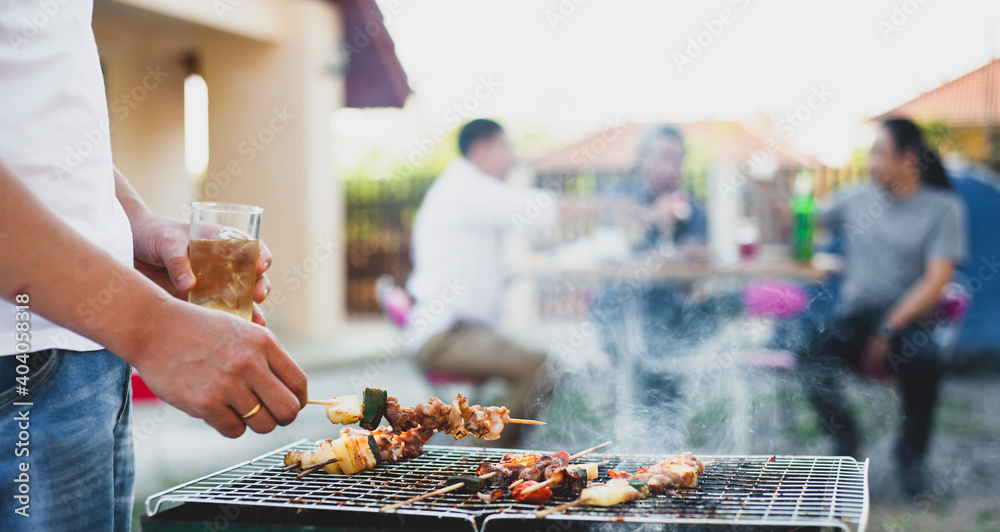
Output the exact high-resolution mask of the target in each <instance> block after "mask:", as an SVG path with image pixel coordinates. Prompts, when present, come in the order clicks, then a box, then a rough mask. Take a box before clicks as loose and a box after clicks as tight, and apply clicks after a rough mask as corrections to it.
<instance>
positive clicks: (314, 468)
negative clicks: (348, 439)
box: [295, 458, 340, 478]
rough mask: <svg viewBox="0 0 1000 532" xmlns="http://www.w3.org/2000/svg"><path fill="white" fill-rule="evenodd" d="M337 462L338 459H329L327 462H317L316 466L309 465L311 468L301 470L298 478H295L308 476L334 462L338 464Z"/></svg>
mask: <svg viewBox="0 0 1000 532" xmlns="http://www.w3.org/2000/svg"><path fill="white" fill-rule="evenodd" d="M339 461H340V458H331V459H329V460H324V461H322V462H319V463H317V464H313V465H311V466H309V467H307V468H304V469H303V470H302V472H301V473H299V474H298V476H296V477H295V478H302V477H304V476H306V475H309V474H311V473H314V472H316V471H319V470H320V469H323V466H326V465H330V464H332V463H334V462H339ZM300 463H301V462H300Z"/></svg>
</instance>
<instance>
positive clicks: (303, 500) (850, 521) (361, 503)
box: [146, 440, 868, 531]
mask: <svg viewBox="0 0 1000 532" xmlns="http://www.w3.org/2000/svg"><path fill="white" fill-rule="evenodd" d="M292 448H297V449H300V450H302V451H307V450H311V449H313V448H315V446H314V444H312V443H310V442H307V441H306V440H300V441H298V442H295V443H293V444H291V445H288V446H286V447H283V448H281V449H277V450H275V451H273V452H270V453H268V454H266V455H263V456H260V457H258V458H255V459H253V460H249V461H247V462H244V463H242V464H238V465H236V466H233V467H230V468H228V469H225V470H222V471H219V472H218V473H214V474H211V475H208V476H205V477H202V478H200V479H196V480H193V481H191V482H188V483H185V484H182V485H180V486H177V487H175V488H171V489H169V490H166V491H163V492H161V493H157V494H155V495H152V496H150V497H149V498H148V499H147V500H146V511H147V514H148V515H149V516H155V515H156V514H157V513H160V512H163V511H164V510H167V509H169V508H172V507H175V506H178V505H181V504H186V503H187V504H190V503H194V504H212V505H234V506H239V507H257V508H258V509H259V510H260V511H264V512H266V511H267V509H268V508H272V509H290V508H291V509H299V510H298V511H302V510H309V511H312V512H316V511H327V512H337V513H341V512H349V513H354V514H359V513H360V514H366V513H367V514H372V513H378V512H379V509H380V508H381V507H382V506H384V505H386V504H390V503H393V502H397V501H401V500H404V499H407V498H410V497H413V496H416V495H420V494H422V493H425V492H427V491H430V490H432V489H435V488H439V487H441V486H443V485H444V481H445V480H446V479H448V478H449V477H451V476H453V475H457V474H469V473H472V472H474V470H475V468H476V466H477V465H478V464H479V463H481V462H482V461H484V460H485V461H491V462H496V461H498V460H499V459H500V458H501V457H502V456H503V455H504V454H505V453H507V452H511V450H501V449H483V448H469V447H444V446H436V445H427V446H425V447H424V452H423V454H422V455H421V456H420V457H418V458H416V459H413V460H410V461H407V462H404V463H401V464H395V465H387V466H383V467H379V468H377V469H375V470H371V471H363V472H361V473H358V474H355V475H352V476H334V475H328V474H325V473H323V472H318V473H314V474H312V475H310V476H308V477H306V478H303V479H296V478H295V473H291V472H282V471H279V468H281V467H282V466H283V465H284V463H283V458H284V455H285V453H286V452H287V451H288V450H289V449H292ZM515 452H522V451H515ZM663 458H664V457H663V456H653V455H614V454H599V453H594V454H592V455H590V456H588V457H587V458H586V459H583V460H581V462H586V461H602V460H610V463H609V464H608V465H607V466H602V467H601V468H600V474H601V478H600V479H599V480H602V481H603V480H607V478H608V476H607V470H608V469H609V468H610V469H615V470H625V471H635V469H637V468H638V467H640V466H643V465H651V464H654V463H656V462H658V461H659V460H662V459H663ZM701 458H702V459H703V460H704V461H706V462H710V463H708V465H707V466H706V467H705V473H704V474H703V475H702V476H701V478H700V480H699V486H698V487H697V488H695V489H689V490H679V496H674V497H671V496H663V495H660V496H651V497H650V498H648V499H646V500H643V501H635V502H631V503H626V504H623V505H619V506H616V507H610V508H600V507H591V506H581V507H576V508H571V509H569V510H567V511H565V512H562V513H558V514H552V515H550V516H548V517H546V518H545V519H547V520H555V521H563V522H590V523H597V522H604V523H607V522H631V523H665V524H670V525H676V526H680V527H685V526H689V527H691V528H698V527H699V526H701V527H704V526H710V527H712V528H729V527H733V526H736V527H739V528H745V529H752V528H758V529H764V528H770V529H774V528H779V527H780V528H786V529H792V528H796V527H804V528H810V529H812V528H816V529H821V528H827V529H839V530H847V531H855V530H857V531H862V530H864V528H865V526H866V522H867V516H868V462H867V461H866V462H865V463H864V464H859V463H858V462H856V461H855V460H854V459H853V458H849V457H816V456H778V457H774V458H773V459H772V457H768V456H701ZM772 460H773V461H772ZM570 500H572V499H571V498H569V497H559V496H556V497H553V498H552V499H551V500H550V501H549V502H548V503H546V506H552V505H556V504H560V503H563V502H568V501H570ZM539 508H541V506H539V505H537V504H525V503H518V502H516V501H513V500H511V499H510V498H509V497H504V498H501V499H499V500H497V501H494V502H491V503H485V502H483V501H482V500H480V499H479V498H478V497H476V496H475V495H458V494H447V495H444V496H440V497H434V498H431V499H427V500H424V501H420V502H418V503H415V504H412V505H410V506H406V507H404V508H401V509H399V510H397V514H396V515H397V516H425V517H433V518H437V519H439V520H452V521H454V522H458V523H459V524H461V525H462V526H461V527H460V528H459V529H461V528H464V529H466V530H474V531H478V530H482V531H487V530H492V529H495V528H501V529H506V528H508V527H510V525H513V524H515V523H514V522H512V521H511V520H519V521H521V522H524V520H532V521H534V522H536V523H539V521H535V516H534V511H535V510H537V509H539ZM399 519H400V522H401V523H402V522H403V518H402V517H399ZM671 528H672V529H673V528H674V527H673V526H672V527H671Z"/></svg>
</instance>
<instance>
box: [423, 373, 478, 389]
mask: <svg viewBox="0 0 1000 532" xmlns="http://www.w3.org/2000/svg"><path fill="white" fill-rule="evenodd" d="M424 378H426V379H427V384H430V385H431V386H444V385H448V384H466V383H468V384H473V385H475V386H479V385H480V384H482V383H483V382H485V381H486V378H485V377H483V376H482V375H473V374H468V373H452V372H450V371H434V370H429V371H425V372H424Z"/></svg>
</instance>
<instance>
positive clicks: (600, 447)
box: [569, 440, 614, 460]
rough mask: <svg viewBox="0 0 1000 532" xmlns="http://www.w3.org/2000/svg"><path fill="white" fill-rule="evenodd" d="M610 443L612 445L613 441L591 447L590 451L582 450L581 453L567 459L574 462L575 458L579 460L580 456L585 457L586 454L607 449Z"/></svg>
mask: <svg viewBox="0 0 1000 532" xmlns="http://www.w3.org/2000/svg"><path fill="white" fill-rule="evenodd" d="M612 443H614V441H612V440H608V441H606V442H604V443H599V444H597V445H595V446H593V447H591V448H590V449H584V450H582V451H580V452H578V453H576V454H574V455H573V456H570V457H569V459H570V460H576V459H577V458H580V457H581V456H587V455H588V454H590V453H592V452H594V451H596V450H598V449H603V448H605V447H607V446H608V445H611V444H612Z"/></svg>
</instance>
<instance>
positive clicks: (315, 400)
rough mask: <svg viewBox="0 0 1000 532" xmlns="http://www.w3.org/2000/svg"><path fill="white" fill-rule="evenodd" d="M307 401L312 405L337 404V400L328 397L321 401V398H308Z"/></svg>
mask: <svg viewBox="0 0 1000 532" xmlns="http://www.w3.org/2000/svg"><path fill="white" fill-rule="evenodd" d="M306 402H307V403H309V404H311V405H333V404H337V402H336V401H334V400H332V399H327V400H325V401H320V400H319V399H310V400H308V401H306Z"/></svg>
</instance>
